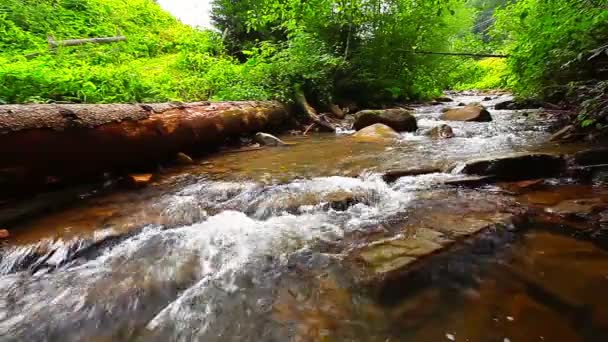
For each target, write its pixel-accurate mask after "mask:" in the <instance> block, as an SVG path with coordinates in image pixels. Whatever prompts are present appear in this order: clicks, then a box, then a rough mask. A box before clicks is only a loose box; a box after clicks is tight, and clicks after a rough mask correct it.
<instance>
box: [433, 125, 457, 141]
mask: <svg viewBox="0 0 608 342" xmlns="http://www.w3.org/2000/svg"><path fill="white" fill-rule="evenodd" d="M427 135H428V136H429V137H431V138H434V139H450V138H453V137H454V130H453V129H452V127H450V126H449V125H446V124H443V125H439V126H437V127H433V128H432V129H431V130H430V131H428V133H427Z"/></svg>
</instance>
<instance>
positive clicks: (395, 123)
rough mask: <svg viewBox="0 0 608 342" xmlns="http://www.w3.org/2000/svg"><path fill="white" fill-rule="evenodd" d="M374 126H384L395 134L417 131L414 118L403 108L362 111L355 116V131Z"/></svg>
mask: <svg viewBox="0 0 608 342" xmlns="http://www.w3.org/2000/svg"><path fill="white" fill-rule="evenodd" d="M374 124H383V125H386V126H388V127H390V128H392V129H394V130H395V131H397V132H414V131H416V130H417V129H418V124H417V123H416V118H415V117H414V116H413V115H412V113H411V112H410V111H408V110H406V109H403V108H393V109H378V110H362V111H360V112H358V113H356V114H355V122H354V124H353V128H354V129H355V130H357V131H359V130H361V129H363V128H365V127H368V126H371V125H374Z"/></svg>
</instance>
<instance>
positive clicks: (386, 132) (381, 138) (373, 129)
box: [353, 124, 401, 142]
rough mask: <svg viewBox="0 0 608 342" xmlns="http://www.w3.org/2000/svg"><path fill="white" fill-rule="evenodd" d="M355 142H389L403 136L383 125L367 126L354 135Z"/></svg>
mask: <svg viewBox="0 0 608 342" xmlns="http://www.w3.org/2000/svg"><path fill="white" fill-rule="evenodd" d="M353 137H354V138H355V140H357V141H363V142H387V141H390V140H395V139H399V138H400V137H401V136H400V135H399V133H397V132H395V130H394V129H392V128H390V127H388V126H387V125H383V124H375V125H371V126H367V127H365V128H363V129H362V130H360V131H358V132H357V133H355V134H354V135H353Z"/></svg>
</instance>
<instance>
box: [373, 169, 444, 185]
mask: <svg viewBox="0 0 608 342" xmlns="http://www.w3.org/2000/svg"><path fill="white" fill-rule="evenodd" d="M439 172H442V170H441V169H440V168H436V167H429V168H421V169H399V170H390V171H387V172H386V173H385V174H384V175H382V179H383V180H384V181H385V182H387V183H393V182H394V181H396V180H397V179H399V178H401V177H411V176H420V175H427V174H430V173H439Z"/></svg>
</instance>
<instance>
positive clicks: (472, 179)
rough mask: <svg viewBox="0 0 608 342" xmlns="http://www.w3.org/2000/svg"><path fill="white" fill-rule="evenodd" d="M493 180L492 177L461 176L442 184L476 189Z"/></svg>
mask: <svg viewBox="0 0 608 342" xmlns="http://www.w3.org/2000/svg"><path fill="white" fill-rule="evenodd" d="M494 180H495V177H493V176H463V177H456V178H452V179H450V180H447V181H445V182H443V184H445V185H451V186H463V187H477V186H481V185H486V184H488V183H491V182H493V181H494Z"/></svg>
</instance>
